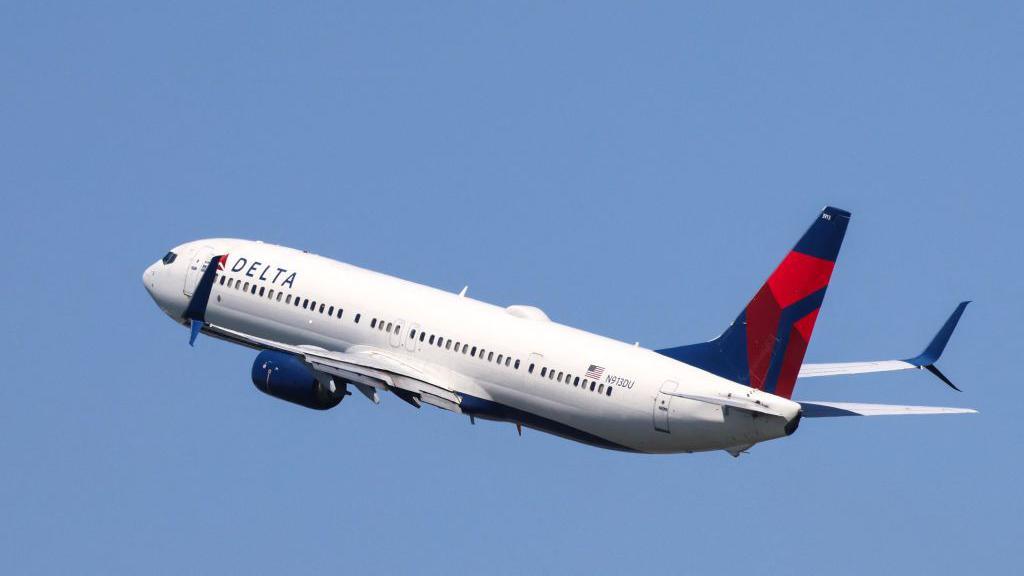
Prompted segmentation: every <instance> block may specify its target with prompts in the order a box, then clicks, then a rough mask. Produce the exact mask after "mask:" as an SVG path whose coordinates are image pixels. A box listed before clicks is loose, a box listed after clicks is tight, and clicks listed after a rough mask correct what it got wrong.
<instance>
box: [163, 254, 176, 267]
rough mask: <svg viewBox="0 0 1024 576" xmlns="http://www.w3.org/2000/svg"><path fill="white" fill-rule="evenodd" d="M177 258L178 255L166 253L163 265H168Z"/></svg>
mask: <svg viewBox="0 0 1024 576" xmlns="http://www.w3.org/2000/svg"><path fill="white" fill-rule="evenodd" d="M177 257H178V255H177V254H175V253H174V252H168V253H167V254H166V255H164V258H163V263H164V264H170V263H171V262H174V260H175V259H176V258H177Z"/></svg>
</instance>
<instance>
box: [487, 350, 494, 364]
mask: <svg viewBox="0 0 1024 576" xmlns="http://www.w3.org/2000/svg"><path fill="white" fill-rule="evenodd" d="M487 361H488V362H494V352H488V353H487Z"/></svg>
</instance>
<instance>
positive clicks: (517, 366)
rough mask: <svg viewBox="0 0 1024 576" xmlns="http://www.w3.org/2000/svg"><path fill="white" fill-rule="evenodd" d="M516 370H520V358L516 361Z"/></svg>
mask: <svg viewBox="0 0 1024 576" xmlns="http://www.w3.org/2000/svg"><path fill="white" fill-rule="evenodd" d="M531 366H532V364H531ZM516 370H519V359H518V358H517V359H516Z"/></svg>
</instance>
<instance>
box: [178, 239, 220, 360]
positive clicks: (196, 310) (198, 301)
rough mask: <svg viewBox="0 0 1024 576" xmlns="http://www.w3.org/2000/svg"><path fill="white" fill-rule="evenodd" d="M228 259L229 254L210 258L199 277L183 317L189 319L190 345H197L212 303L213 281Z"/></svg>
mask: <svg viewBox="0 0 1024 576" xmlns="http://www.w3.org/2000/svg"><path fill="white" fill-rule="evenodd" d="M226 261H227V254H224V255H220V256H214V257H212V258H210V261H209V262H207V263H206V269H205V270H204V271H203V276H202V278H200V279H199V283H198V284H197V285H196V289H195V292H193V294H192V299H191V300H189V302H188V306H187V307H186V308H185V313H184V314H182V318H183V319H184V320H188V321H189V324H190V329H191V331H192V333H191V335H189V339H188V345H189V346H195V342H196V336H199V331H200V330H202V328H203V323H204V322H205V321H206V306H207V305H208V304H209V303H210V292H211V291H212V290H213V283H214V281H215V280H216V279H217V272H219V271H221V270H223V269H224V264H225V262H226Z"/></svg>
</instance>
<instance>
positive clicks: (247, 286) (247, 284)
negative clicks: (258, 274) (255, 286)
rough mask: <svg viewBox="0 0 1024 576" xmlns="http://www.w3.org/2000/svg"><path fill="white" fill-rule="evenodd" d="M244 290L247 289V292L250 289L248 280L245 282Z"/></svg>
mask: <svg viewBox="0 0 1024 576" xmlns="http://www.w3.org/2000/svg"><path fill="white" fill-rule="evenodd" d="M242 290H245V291H246V292H248V291H249V283H248V282H246V283H245V288H242Z"/></svg>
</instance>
